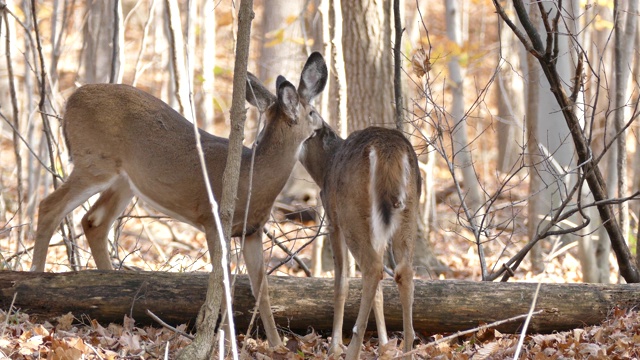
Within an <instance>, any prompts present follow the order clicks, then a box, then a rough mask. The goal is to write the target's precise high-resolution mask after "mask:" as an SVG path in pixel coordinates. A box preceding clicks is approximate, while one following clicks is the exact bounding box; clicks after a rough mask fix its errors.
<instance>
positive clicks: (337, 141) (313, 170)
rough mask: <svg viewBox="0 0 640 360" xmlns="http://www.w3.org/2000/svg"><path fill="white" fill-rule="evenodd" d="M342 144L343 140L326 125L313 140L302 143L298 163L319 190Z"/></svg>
mask: <svg viewBox="0 0 640 360" xmlns="http://www.w3.org/2000/svg"><path fill="white" fill-rule="evenodd" d="M343 143H344V139H342V138H341V137H340V136H338V134H337V133H336V132H335V131H333V129H331V128H330V127H329V125H327V124H326V123H325V124H324V126H323V128H322V129H321V130H320V131H318V132H317V134H316V135H315V136H314V137H313V138H311V139H309V140H307V141H305V142H304V145H303V148H302V150H301V152H300V156H299V158H300V162H301V163H302V165H303V166H304V167H305V169H307V172H309V175H311V177H312V178H313V181H315V182H316V184H317V185H318V186H319V187H320V188H322V187H323V185H324V178H325V176H326V174H327V171H328V169H329V166H330V165H331V161H332V159H333V157H334V156H335V154H336V153H337V152H338V151H339V149H340V148H341V147H342V144H343Z"/></svg>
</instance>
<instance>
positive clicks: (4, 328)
mask: <svg viewBox="0 0 640 360" xmlns="http://www.w3.org/2000/svg"><path fill="white" fill-rule="evenodd" d="M16 297H18V292H17V291H16V292H15V293H13V300H11V305H9V310H7V316H6V318H5V319H4V325H3V326H2V336H3V337H4V332H5V330H6V329H7V326H8V325H9V317H10V316H9V315H10V314H11V310H12V309H13V304H15V303H16Z"/></svg>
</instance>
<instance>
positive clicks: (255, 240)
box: [242, 229, 282, 347]
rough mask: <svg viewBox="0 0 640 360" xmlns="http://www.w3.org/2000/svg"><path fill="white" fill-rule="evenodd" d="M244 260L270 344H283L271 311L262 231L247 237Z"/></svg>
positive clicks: (243, 251) (243, 250)
mask: <svg viewBox="0 0 640 360" xmlns="http://www.w3.org/2000/svg"><path fill="white" fill-rule="evenodd" d="M242 253H243V255H244V261H245V263H246V264H247V271H248V272H249V278H250V279H251V291H252V292H253V296H254V297H255V298H256V300H258V301H259V305H258V308H259V310H260V318H261V319H262V325H263V326H264V330H265V332H266V333H267V339H268V340H269V345H270V346H274V347H275V346H279V345H282V340H281V339H280V335H279V334H278V329H277V328H276V322H275V321H274V320H273V314H272V313H271V302H270V301H269V285H268V282H267V277H266V274H265V271H264V258H263V255H262V231H261V229H260V230H258V231H256V232H255V233H253V234H252V235H250V236H247V237H246V238H245V242H244V247H243V249H242Z"/></svg>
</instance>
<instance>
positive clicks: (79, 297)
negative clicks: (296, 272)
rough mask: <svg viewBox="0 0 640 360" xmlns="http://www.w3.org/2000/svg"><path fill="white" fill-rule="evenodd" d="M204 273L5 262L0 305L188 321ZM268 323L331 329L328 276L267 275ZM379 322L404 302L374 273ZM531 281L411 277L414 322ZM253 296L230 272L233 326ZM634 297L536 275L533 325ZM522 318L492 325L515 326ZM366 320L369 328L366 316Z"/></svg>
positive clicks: (501, 299)
mask: <svg viewBox="0 0 640 360" xmlns="http://www.w3.org/2000/svg"><path fill="white" fill-rule="evenodd" d="M208 276H209V274H208V273H204V272H203V273H167V272H126V271H117V272H116V271H81V272H70V273H57V274H56V273H30V272H13V271H3V272H2V277H0V306H1V307H2V308H3V309H9V306H10V305H11V301H12V299H13V296H14V294H15V293H16V292H17V297H16V301H15V304H14V306H15V307H16V308H19V309H20V310H21V311H22V312H24V313H27V314H29V315H30V316H31V317H32V318H33V319H37V320H38V321H44V320H51V321H53V320H54V318H55V317H57V316H60V315H64V314H66V313H67V312H72V313H73V314H74V315H75V316H76V318H81V315H82V314H85V315H87V316H89V317H90V318H91V319H95V320H98V321H100V322H102V323H108V322H121V321H122V319H123V316H124V315H128V316H132V317H133V318H134V319H135V320H136V322H137V323H138V324H152V323H153V320H152V319H151V318H150V317H149V316H148V315H146V313H145V312H146V310H147V309H148V310H150V311H152V312H153V313H154V314H156V315H158V316H159V317H160V318H162V319H163V320H164V321H166V322H167V323H169V324H173V325H177V324H183V323H190V324H193V323H194V320H195V317H196V315H197V313H198V308H199V304H201V303H202V301H203V299H204V294H205V292H206V291H207V278H208ZM360 280H361V279H359V278H358V279H352V281H351V286H350V291H349V294H348V297H347V303H346V306H345V322H344V323H345V328H346V329H349V328H350V327H351V326H353V323H354V321H355V318H356V316H357V311H358V304H359V302H360V289H361V281H360ZM269 284H270V286H269V296H270V297H271V301H272V306H273V309H274V317H275V320H276V323H277V324H279V325H281V326H283V327H285V328H289V329H291V330H294V331H298V332H305V331H307V330H308V328H309V326H310V325H312V326H313V328H314V329H315V330H316V331H324V330H330V329H331V326H332V318H333V279H327V278H295V277H278V276H272V277H270V278H269ZM382 286H383V289H384V290H383V291H384V294H385V297H384V301H385V320H386V324H387V329H388V330H390V331H398V330H401V329H402V308H401V306H400V300H399V296H398V291H397V288H396V285H395V283H394V282H393V280H392V279H389V278H387V279H385V280H383V281H382ZM536 286H537V284H534V283H501V282H472V281H451V280H449V281H422V280H416V281H415V301H414V319H413V321H414V326H415V328H416V330H420V331H424V332H427V333H441V332H454V331H460V330H465V329H469V328H473V327H475V326H478V325H480V324H483V323H490V322H493V321H497V320H501V319H507V318H510V317H514V316H517V315H521V314H523V313H526V312H527V310H528V308H529V306H530V303H531V301H532V299H533V296H534V293H535V289H536ZM254 304H255V299H254V297H253V295H251V287H250V284H249V278H248V276H246V275H239V276H238V278H237V280H236V287H235V298H234V304H233V308H234V311H235V312H234V313H235V322H236V324H237V326H238V329H242V330H243V329H246V327H247V325H248V323H249V320H250V319H251V312H252V311H253V308H254ZM616 306H618V307H621V308H631V307H638V306H640V285H637V284H626V285H602V284H598V285H594V284H543V285H542V287H541V288H540V293H539V294H538V300H537V306H536V310H544V312H543V313H542V314H540V315H536V316H534V317H533V318H532V320H531V324H530V330H531V332H553V331H563V330H569V329H572V328H576V327H581V326H586V325H594V324H598V323H600V322H602V321H603V320H604V319H605V318H606V317H607V314H608V313H609V311H610V310H611V309H612V308H613V307H616ZM521 325H522V321H518V322H512V323H507V324H504V325H501V326H499V327H498V328H497V329H498V330H500V331H502V332H516V331H518V330H519V329H520V327H521ZM368 328H369V329H374V318H373V316H372V317H371V318H370V323H369V327H368Z"/></svg>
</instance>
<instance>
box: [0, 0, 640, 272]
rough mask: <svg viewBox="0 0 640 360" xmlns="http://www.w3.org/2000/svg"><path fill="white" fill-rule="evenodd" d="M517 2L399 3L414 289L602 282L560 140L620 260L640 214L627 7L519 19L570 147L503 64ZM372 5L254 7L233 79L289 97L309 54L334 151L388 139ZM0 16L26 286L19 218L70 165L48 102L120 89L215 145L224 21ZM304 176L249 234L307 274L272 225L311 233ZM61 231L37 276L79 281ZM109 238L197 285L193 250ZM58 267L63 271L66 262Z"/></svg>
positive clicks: (310, 0)
mask: <svg viewBox="0 0 640 360" xmlns="http://www.w3.org/2000/svg"><path fill="white" fill-rule="evenodd" d="M518 3H519V2H518V1H510V0H509V1H498V0H495V1H491V0H480V1H468V0H442V1H428V2H427V1H424V0H418V1H409V0H404V1H403V2H401V5H402V6H401V12H402V13H401V19H402V22H403V26H404V32H403V43H402V44H401V45H402V46H401V49H402V54H403V63H402V69H403V77H402V82H403V89H404V103H403V104H400V105H401V106H402V108H403V110H404V111H403V114H404V119H405V124H404V131H405V133H406V135H407V136H408V137H409V139H410V140H411V141H412V143H414V145H415V148H416V152H417V153H418V155H419V157H420V160H421V169H422V171H423V177H424V178H425V188H424V189H423V190H424V191H423V195H424V196H423V204H424V206H423V220H424V221H423V223H422V224H421V225H422V227H421V228H422V231H421V238H420V241H421V243H420V244H421V246H419V249H418V252H419V255H420V256H417V262H416V266H417V271H418V273H419V274H421V276H425V277H432V278H434V277H438V276H439V275H440V276H442V277H444V278H449V277H465V278H473V279H478V280H479V279H485V280H489V279H498V278H501V277H503V278H504V277H506V278H509V277H514V278H516V279H531V278H542V279H545V276H548V275H545V274H544V273H542V272H543V271H545V270H546V271H547V274H548V273H549V272H550V271H551V270H550V269H551V267H553V266H556V265H557V266H560V267H561V264H562V263H563V262H566V259H568V258H570V257H574V258H578V259H579V260H580V263H581V267H580V270H579V271H578V273H577V274H576V275H575V276H570V277H568V278H565V280H567V279H569V280H584V281H589V282H609V281H614V282H616V281H619V279H620V277H619V272H618V271H619V263H618V261H619V260H621V259H620V257H619V256H617V257H614V256H613V255H611V254H610V250H609V249H610V244H611V242H610V238H609V236H610V231H608V230H609V229H608V228H606V227H605V226H603V224H602V223H601V215H602V214H601V213H600V212H599V211H597V207H596V206H595V205H596V204H594V201H595V200H594V199H596V198H594V196H593V192H592V190H591V188H590V187H589V186H588V184H587V182H586V175H588V173H589V171H587V172H586V173H585V169H587V167H585V164H584V163H581V162H579V161H578V159H579V155H578V154H577V153H576V147H575V143H574V139H573V138H572V135H573V132H576V133H577V134H579V136H580V137H581V138H583V139H584V141H585V143H586V144H587V145H588V150H589V154H590V156H589V157H588V161H589V162H590V163H592V164H594V165H595V166H597V168H598V169H599V171H600V172H601V173H602V174H603V178H604V180H605V181H606V196H607V199H608V200H606V201H604V202H605V203H606V206H608V207H610V208H611V210H612V211H613V213H614V215H615V216H614V218H613V219H609V220H607V221H608V222H607V223H606V224H605V225H607V226H611V225H612V224H613V225H615V226H617V227H618V228H619V230H620V234H622V235H623V236H624V242H625V246H626V247H627V250H629V249H630V251H631V252H630V254H631V255H636V254H637V251H636V243H637V241H636V239H637V234H638V231H639V227H638V217H639V216H640V206H638V205H637V201H629V200H632V199H634V200H635V199H636V197H637V194H636V193H637V191H638V189H639V187H640V180H638V179H640V166H639V165H638V164H639V162H640V155H638V154H640V152H638V151H636V149H637V145H638V139H637V136H636V133H637V132H636V130H637V125H636V124H637V121H635V120H636V118H637V114H638V107H637V105H638V98H639V96H638V95H639V94H638V76H639V70H638V69H640V61H639V60H640V56H639V52H638V51H639V50H638V49H639V48H640V47H639V46H638V45H637V44H638V43H639V42H640V39H639V37H638V26H637V24H636V23H637V18H638V9H637V5H638V4H637V1H630V2H624V1H618V0H615V1H614V0H609V1H605V0H597V1H592V2H579V1H577V0H574V1H563V2H558V1H551V2H547V3H545V4H544V6H542V7H540V6H538V4H537V3H536V4H533V5H527V6H526V7H525V9H524V10H525V11H526V12H527V14H528V16H529V18H530V19H531V23H532V24H535V26H536V29H537V31H538V33H539V34H540V39H541V41H542V43H543V44H544V45H548V44H552V45H553V46H552V47H550V48H548V49H549V53H548V54H547V55H546V56H548V60H549V61H551V63H552V64H553V65H554V67H555V69H556V70H557V73H558V74H559V76H560V79H561V80H562V82H561V83H562V86H561V87H562V90H563V91H564V92H565V93H566V94H567V96H568V98H569V99H570V100H571V104H570V109H569V110H570V112H571V113H572V114H574V115H575V118H576V119H577V121H578V122H579V124H580V125H579V128H570V127H569V126H568V125H567V122H566V121H565V116H566V114H564V113H563V112H564V111H565V110H567V107H566V106H564V105H563V104H559V103H558V101H557V96H555V95H556V94H557V91H559V89H558V88H554V86H555V85H557V84H550V83H549V82H548V80H547V72H546V70H545V69H544V68H542V67H541V65H540V61H539V60H538V59H537V58H536V57H535V56H534V54H533V53H532V51H531V48H527V47H525V46H524V45H523V38H522V37H521V36H520V35H522V34H524V33H525V31H526V30H525V29H524V27H523V25H522V23H521V22H520V18H519V17H518V16H516V10H518V9H517V5H518ZM514 4H515V5H516V6H515V7H514V6H513V5H514ZM374 5H375V6H374ZM392 5H393V1H391V0H385V1H377V2H373V1H368V0H343V1H330V0H304V1H303V0H291V1H255V5H254V10H255V12H256V18H255V20H254V26H253V29H252V38H253V43H252V51H251V58H250V65H249V70H250V71H252V72H253V73H255V74H257V75H258V76H259V77H260V78H261V79H262V80H263V81H265V84H275V78H276V76H277V75H279V74H282V75H285V76H289V77H290V78H295V74H299V72H300V68H299V67H300V66H301V64H303V63H304V59H306V57H307V54H309V53H310V52H311V51H314V50H319V51H323V52H324V53H325V57H326V59H327V63H328V64H329V66H330V69H331V79H330V82H329V86H328V88H327V91H325V95H323V97H322V99H321V100H320V101H319V102H318V104H317V105H318V108H319V109H321V113H322V115H323V116H324V118H325V120H326V121H327V122H328V123H330V124H331V125H332V126H334V127H335V128H336V130H338V131H339V132H340V133H341V134H342V136H345V137H346V136H347V135H348V134H349V133H350V132H352V131H353V130H356V129H361V128H363V127H366V126H370V125H381V126H388V127H393V126H394V118H393V116H394V115H393V114H394V107H395V106H396V104H394V97H393V79H392V74H393V70H392V66H393V55H392V48H393V45H394V44H393V41H394V32H393V31H394V30H393V26H392V25H393V22H392V19H393V13H392ZM497 6H499V7H501V8H503V9H504V13H505V14H506V16H507V18H509V19H511V22H512V25H513V28H515V29H516V30H517V31H519V32H520V35H519V34H518V33H517V32H514V31H513V28H512V27H510V25H509V24H507V23H505V21H504V19H502V18H500V16H499V15H497V14H496V9H497ZM559 6H562V8H558V7H559ZM0 9H2V16H1V17H0V21H1V24H0V35H1V36H0V54H2V55H4V56H3V57H2V60H0V117H1V119H0V155H1V157H0V158H1V159H2V161H1V162H0V164H1V166H0V184H1V189H2V191H1V193H0V219H2V227H1V228H0V260H2V267H4V268H11V269H27V268H28V267H29V265H30V253H29V249H30V247H31V246H32V241H31V238H32V233H33V230H34V228H33V226H34V224H35V221H34V219H35V218H36V217H37V211H36V208H37V204H38V203H39V201H40V200H41V199H42V197H43V196H44V195H45V194H46V193H47V192H49V191H50V190H51V188H52V186H54V182H57V181H61V180H62V179H63V178H64V176H65V174H67V173H68V169H69V166H72V165H70V162H69V160H68V157H67V155H66V149H65V146H64V141H63V137H62V131H61V127H60V121H59V120H60V116H61V115H62V114H63V113H64V103H65V99H66V98H67V97H68V96H69V95H70V94H71V93H72V92H73V90H74V89H76V88H77V87H78V86H79V85H81V84H85V83H93V82H122V83H126V84H133V85H135V86H137V87H139V88H141V89H143V90H145V91H147V92H150V93H151V94H153V95H155V96H157V97H159V98H161V99H163V100H164V101H166V102H167V103H169V104H170V105H171V106H172V107H174V108H175V109H177V110H178V111H180V112H181V113H183V114H184V115H185V117H186V118H187V119H192V120H195V121H197V122H198V124H199V126H201V127H202V128H204V129H205V130H207V131H209V132H212V133H214V134H216V135H220V136H228V133H229V128H228V123H229V106H230V99H231V90H232V89H231V82H232V77H233V76H232V75H233V74H232V71H233V70H232V69H233V62H234V59H233V53H234V48H235V41H234V39H235V31H236V25H235V23H236V18H237V11H238V10H237V8H234V7H233V2H219V1H214V0H191V1H188V2H178V1H177V0H144V1H143V0H139V1H134V0H132V1H129V0H108V1H97V0H93V1H86V2H78V1H74V0H55V1H54V0H40V1H35V0H34V1H33V2H32V1H26V0H25V1H18V0H16V1H8V2H7V4H6V7H5V6H4V2H0ZM34 11H35V13H34ZM545 19H546V24H547V25H549V24H550V26H545ZM554 24H555V25H556V26H557V27H553V26H554ZM548 35H549V36H550V37H548ZM546 49H547V48H546ZM42 83H43V84H44V85H45V87H44V92H43V91H42V90H43V88H42V87H41V85H40V84H42ZM251 119H253V120H252V121H251ZM249 120H250V121H248V122H247V127H246V129H245V140H246V141H245V142H246V143H247V144H250V143H251V142H252V141H253V139H254V138H255V134H256V129H257V127H258V126H259V124H257V116H255V115H254V116H253V117H252V118H251V117H250V119H249ZM54 175H55V176H54ZM304 176H305V175H304V173H303V171H302V170H296V171H295V172H294V175H293V176H292V179H301V180H300V181H298V182H297V183H292V184H291V185H290V186H288V188H287V190H286V191H285V193H284V194H283V196H282V200H281V202H280V203H279V204H277V206H276V211H275V212H274V216H273V220H274V221H273V222H272V224H271V226H270V229H269V232H270V234H271V235H273V237H275V238H276V240H277V241H278V242H279V243H280V244H281V245H282V246H281V248H282V247H283V248H285V249H286V250H287V251H288V252H290V253H291V254H292V255H296V256H297V258H298V259H297V260H298V261H299V263H298V264H307V265H309V264H310V263H311V257H312V256H311V251H309V249H310V246H307V243H308V241H309V239H310V238H312V235H310V234H311V233H313V231H314V230H315V229H316V228H312V229H311V230H308V231H306V232H305V230H304V229H302V228H300V227H299V226H298V225H295V224H292V223H291V222H290V221H288V220H286V218H285V215H284V214H288V215H287V216H288V218H290V219H298V220H300V219H301V218H302V219H303V220H305V221H307V222H306V224H307V225H311V224H313V225H316V226H317V225H318V224H319V221H314V220H311V219H310V217H309V216H307V215H308V214H311V215H312V216H311V217H314V215H313V214H314V213H313V211H309V210H306V209H308V208H309V207H311V208H313V209H317V206H318V204H317V200H316V199H317V190H316V189H315V187H314V186H313V185H312V182H311V181H308V180H304ZM257 181H259V179H258V180H257ZM616 199H619V200H616ZM598 201H599V203H598V204H601V203H602V200H598ZM298 212H302V213H301V215H299V216H297V217H296V216H294V215H292V214H291V213H298ZM305 214H307V215H305ZM303 215H304V216H303ZM78 216H81V215H78V214H76V216H74V217H73V218H70V219H69V221H68V222H67V225H66V227H65V230H63V231H61V233H60V234H59V235H58V236H57V238H56V239H57V240H56V239H54V240H53V242H54V243H55V242H58V243H60V244H61V245H62V244H66V245H67V246H66V247H57V248H59V249H60V253H61V257H60V260H59V261H57V262H56V263H55V264H51V265H50V266H51V268H55V269H69V267H70V266H71V267H72V268H82V267H85V266H92V262H91V259H89V258H88V256H87V255H86V253H84V251H83V250H82V249H86V248H87V247H86V244H83V242H84V239H83V238H82V236H81V234H79V231H76V226H77V221H75V219H79V217H78ZM316 218H317V219H319V218H320V217H316ZM614 221H615V224H614ZM113 239H114V246H113V256H114V257H116V258H118V259H120V260H123V263H124V264H125V265H134V266H138V267H142V268H146V269H154V270H155V269H163V270H198V269H202V268H203V266H204V265H202V264H201V263H199V262H198V261H200V260H202V259H205V260H206V257H207V255H206V251H203V250H202V249H203V248H204V246H203V239H202V238H201V235H198V234H195V233H194V232H192V230H191V229H189V228H188V227H187V226H183V225H181V224H177V223H174V222H168V221H167V220H166V219H164V218H163V217H162V216H161V214H156V213H153V212H151V211H150V210H148V209H147V208H146V207H145V205H144V204H142V203H138V204H136V205H134V206H132V207H131V208H130V209H129V210H128V211H127V214H126V216H123V218H122V219H121V225H120V226H118V227H117V229H115V231H114V235H113ZM116 239H117V240H118V241H115V240H116ZM76 241H78V242H79V245H76ZM265 246H266V247H265V249H266V248H269V247H270V244H265ZM281 248H280V249H277V250H274V251H272V252H269V254H270V255H271V256H272V259H273V260H272V261H271V262H270V264H271V266H272V267H274V271H276V273H278V272H279V273H284V272H288V273H296V271H298V270H300V269H299V268H298V266H302V265H295V266H293V265H292V266H290V267H289V269H288V270H286V269H284V268H279V270H275V267H277V266H279V265H280V264H281V263H288V264H290V263H291V262H290V261H289V260H290V259H289V257H290V256H291V255H288V254H286V252H284V253H283V254H281V253H280V252H282V251H284V250H281ZM65 249H66V250H65ZM318 253H319V252H318ZM454 253H455V254H467V255H468V256H467V255H464V256H463V255H460V256H462V257H464V258H465V259H467V260H465V261H467V262H465V263H463V264H461V263H459V262H456V261H453V260H452V259H450V256H451V255H452V254H454ZM74 254H75V255H74ZM527 254H529V255H530V256H525V255H527ZM70 255H72V256H71V258H73V259H76V260H74V261H72V262H69V260H67V256H70ZM465 256H466V257H465ZM471 258H473V259H476V260H474V261H471V260H469V259H471ZM617 260H618V261H617ZM69 264H74V265H69ZM554 264H555V265H554ZM633 265H634V266H635V261H633ZM324 270H325V271H326V270H328V269H327V268H326V267H325V269H324ZM541 273H542V274H541ZM316 274H318V275H323V274H324V271H323V270H318V271H317V272H316Z"/></svg>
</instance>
